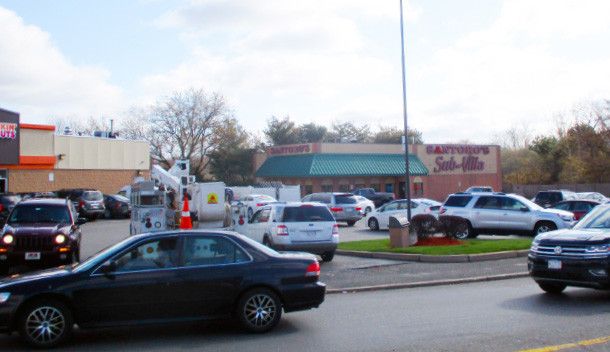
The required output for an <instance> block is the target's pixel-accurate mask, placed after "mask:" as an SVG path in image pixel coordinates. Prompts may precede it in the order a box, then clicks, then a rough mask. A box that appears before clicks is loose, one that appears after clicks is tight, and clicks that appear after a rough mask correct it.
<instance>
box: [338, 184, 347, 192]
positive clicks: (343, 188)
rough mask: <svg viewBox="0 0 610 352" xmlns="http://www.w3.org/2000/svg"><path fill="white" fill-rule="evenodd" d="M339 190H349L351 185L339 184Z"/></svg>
mask: <svg viewBox="0 0 610 352" xmlns="http://www.w3.org/2000/svg"><path fill="white" fill-rule="evenodd" d="M339 192H349V185H339Z"/></svg>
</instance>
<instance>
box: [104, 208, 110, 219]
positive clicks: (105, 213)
mask: <svg viewBox="0 0 610 352" xmlns="http://www.w3.org/2000/svg"><path fill="white" fill-rule="evenodd" d="M104 217H105V218H106V219H110V218H111V217H112V212H111V211H110V209H106V210H104Z"/></svg>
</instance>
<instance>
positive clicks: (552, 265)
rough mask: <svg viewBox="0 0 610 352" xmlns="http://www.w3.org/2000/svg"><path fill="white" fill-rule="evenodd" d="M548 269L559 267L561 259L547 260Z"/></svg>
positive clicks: (558, 268) (557, 268)
mask: <svg viewBox="0 0 610 352" xmlns="http://www.w3.org/2000/svg"><path fill="white" fill-rule="evenodd" d="M549 269H556V270H560V269H561V260H549Z"/></svg>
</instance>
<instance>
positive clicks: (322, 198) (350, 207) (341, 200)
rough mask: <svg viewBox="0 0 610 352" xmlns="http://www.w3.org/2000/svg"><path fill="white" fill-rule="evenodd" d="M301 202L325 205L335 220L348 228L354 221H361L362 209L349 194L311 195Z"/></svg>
mask: <svg viewBox="0 0 610 352" xmlns="http://www.w3.org/2000/svg"><path fill="white" fill-rule="evenodd" d="M302 201H303V202H320V203H324V204H326V206H327V207H328V209H330V211H331V213H332V214H333V216H334V217H335V220H336V221H337V222H346V223H347V225H348V226H353V225H354V224H355V223H356V221H358V220H360V219H362V207H361V206H360V205H359V204H358V200H357V199H356V196H354V195H353V194H351V193H340V192H334V193H332V192H328V193H312V194H309V195H306V196H305V197H304V198H303V199H302Z"/></svg>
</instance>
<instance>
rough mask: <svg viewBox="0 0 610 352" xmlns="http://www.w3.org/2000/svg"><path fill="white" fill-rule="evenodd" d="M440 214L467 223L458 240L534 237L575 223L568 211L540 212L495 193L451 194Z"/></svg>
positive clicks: (524, 201)
mask: <svg viewBox="0 0 610 352" xmlns="http://www.w3.org/2000/svg"><path fill="white" fill-rule="evenodd" d="M440 214H441V215H454V216H460V217H462V218H464V219H466V220H467V223H468V228H467V229H464V231H463V232H461V233H460V235H458V236H457V237H458V238H469V237H476V236H477V235H478V234H482V233H488V234H528V235H532V234H533V235H535V234H539V233H542V232H546V231H551V230H556V229H565V228H570V227H572V225H574V223H575V219H574V214H572V213H570V212H568V211H564V210H556V209H544V208H542V207H541V206H539V205H537V204H535V203H533V202H532V201H530V200H528V199H526V198H524V197H521V196H518V195H515V194H505V193H497V192H494V193H489V192H485V193H455V194H451V195H449V197H447V199H446V200H445V203H444V204H443V206H442V207H441V210H440Z"/></svg>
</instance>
